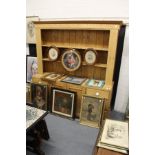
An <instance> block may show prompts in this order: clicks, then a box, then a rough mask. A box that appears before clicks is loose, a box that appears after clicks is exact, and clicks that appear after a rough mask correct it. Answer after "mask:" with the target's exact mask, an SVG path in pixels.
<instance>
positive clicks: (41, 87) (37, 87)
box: [31, 83, 48, 110]
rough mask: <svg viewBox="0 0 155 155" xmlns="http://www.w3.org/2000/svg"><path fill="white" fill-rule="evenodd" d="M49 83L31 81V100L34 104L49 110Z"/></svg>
mask: <svg viewBox="0 0 155 155" xmlns="http://www.w3.org/2000/svg"><path fill="white" fill-rule="evenodd" d="M47 93H48V92H47V85H45V84H37V83H31V101H32V103H33V106H34V107H36V108H39V109H43V110H47Z"/></svg>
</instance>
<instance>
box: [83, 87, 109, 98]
mask: <svg viewBox="0 0 155 155" xmlns="http://www.w3.org/2000/svg"><path fill="white" fill-rule="evenodd" d="M86 94H87V95H90V96H95V97H100V98H106V99H108V98H109V92H108V91H104V90H98V89H91V88H87V89H86Z"/></svg>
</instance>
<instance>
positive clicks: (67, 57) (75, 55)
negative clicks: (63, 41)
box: [61, 49, 81, 71]
mask: <svg viewBox="0 0 155 155" xmlns="http://www.w3.org/2000/svg"><path fill="white" fill-rule="evenodd" d="M61 62H62V65H63V67H64V68H65V69H66V70H67V71H75V70H77V69H78V68H79V67H80V65H81V56H80V54H79V52H78V51H77V50H75V49H68V50H66V51H65V52H64V53H63V55H62V59H61Z"/></svg>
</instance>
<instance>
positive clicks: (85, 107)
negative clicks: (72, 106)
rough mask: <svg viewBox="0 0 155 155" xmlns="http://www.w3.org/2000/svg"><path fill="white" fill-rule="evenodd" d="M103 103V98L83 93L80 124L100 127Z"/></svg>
mask: <svg viewBox="0 0 155 155" xmlns="http://www.w3.org/2000/svg"><path fill="white" fill-rule="evenodd" d="M103 104H104V100H103V99H102V98H97V97H92V96H88V95H83V96H82V104H81V112H80V124H83V125H87V126H91V127H96V128H99V127H100V121H101V115H102V108H103Z"/></svg>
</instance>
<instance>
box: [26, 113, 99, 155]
mask: <svg viewBox="0 0 155 155" xmlns="http://www.w3.org/2000/svg"><path fill="white" fill-rule="evenodd" d="M45 120H46V123H47V127H48V131H49V134H50V139H49V140H48V141H46V140H43V142H42V147H41V148H42V150H43V151H44V152H45V154H46V155H92V152H93V148H94V145H95V141H96V138H97V135H98V132H99V129H96V128H92V127H88V126H84V125H80V124H79V120H69V119H66V118H62V117H59V116H56V115H52V114H48V115H47V116H46V117H45ZM26 154H27V155H33V153H30V152H28V151H27V153H26Z"/></svg>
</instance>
